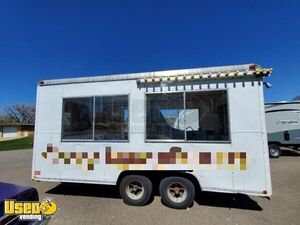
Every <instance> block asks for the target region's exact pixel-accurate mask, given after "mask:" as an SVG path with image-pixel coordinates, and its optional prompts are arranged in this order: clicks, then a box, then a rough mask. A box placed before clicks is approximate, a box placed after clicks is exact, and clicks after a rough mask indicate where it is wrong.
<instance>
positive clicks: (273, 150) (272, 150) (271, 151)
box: [270, 147, 279, 156]
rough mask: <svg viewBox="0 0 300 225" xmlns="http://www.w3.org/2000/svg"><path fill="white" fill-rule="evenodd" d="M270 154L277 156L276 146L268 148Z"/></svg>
mask: <svg viewBox="0 0 300 225" xmlns="http://www.w3.org/2000/svg"><path fill="white" fill-rule="evenodd" d="M270 154H271V155H273V156H277V155H278V154H279V151H278V149H276V148H272V147H271V148H270Z"/></svg>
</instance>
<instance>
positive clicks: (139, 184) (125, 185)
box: [119, 175, 152, 206]
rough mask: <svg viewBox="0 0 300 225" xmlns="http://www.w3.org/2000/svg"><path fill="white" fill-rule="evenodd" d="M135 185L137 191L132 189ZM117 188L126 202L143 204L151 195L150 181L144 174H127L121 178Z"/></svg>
mask: <svg viewBox="0 0 300 225" xmlns="http://www.w3.org/2000/svg"><path fill="white" fill-rule="evenodd" d="M135 187H136V189H137V191H136V190H135V189H134V188H135ZM140 188H142V189H143V191H141V190H140ZM119 189H120V195H121V197H122V198H123V201H124V202H125V203H126V204H128V205H133V206H143V205H145V204H147V203H148V201H149V199H150V197H151V195H152V182H151V181H150V180H149V179H148V178H147V177H145V176H140V175H128V176H125V177H123V179H122V180H121V182H120V185H119ZM138 195H140V196H138Z"/></svg>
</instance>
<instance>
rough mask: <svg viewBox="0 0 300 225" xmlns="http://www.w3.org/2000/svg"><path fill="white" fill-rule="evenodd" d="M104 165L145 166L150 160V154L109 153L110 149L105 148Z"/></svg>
mask: <svg viewBox="0 0 300 225" xmlns="http://www.w3.org/2000/svg"><path fill="white" fill-rule="evenodd" d="M105 154H106V157H105V163H106V164H147V159H151V158H152V152H111V147H106V148H105Z"/></svg>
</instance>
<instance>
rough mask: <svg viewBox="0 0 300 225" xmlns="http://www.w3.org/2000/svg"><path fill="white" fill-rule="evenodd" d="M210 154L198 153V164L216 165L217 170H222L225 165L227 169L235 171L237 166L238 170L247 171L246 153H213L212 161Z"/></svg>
mask: <svg viewBox="0 0 300 225" xmlns="http://www.w3.org/2000/svg"><path fill="white" fill-rule="evenodd" d="M212 154H213V153H211V152H200V153H199V164H202V165H211V164H216V165H217V169H220V168H222V166H223V165H224V164H226V163H227V166H228V169H230V170H233V169H236V165H239V169H240V170H246V169H247V162H246V158H247V154H246V152H217V153H214V154H215V157H214V160H213V157H212Z"/></svg>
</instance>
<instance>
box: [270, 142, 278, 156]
mask: <svg viewBox="0 0 300 225" xmlns="http://www.w3.org/2000/svg"><path fill="white" fill-rule="evenodd" d="M280 155H281V150H280V148H279V146H278V145H274V144H273V145H269V156H270V158H279V156H280Z"/></svg>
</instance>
